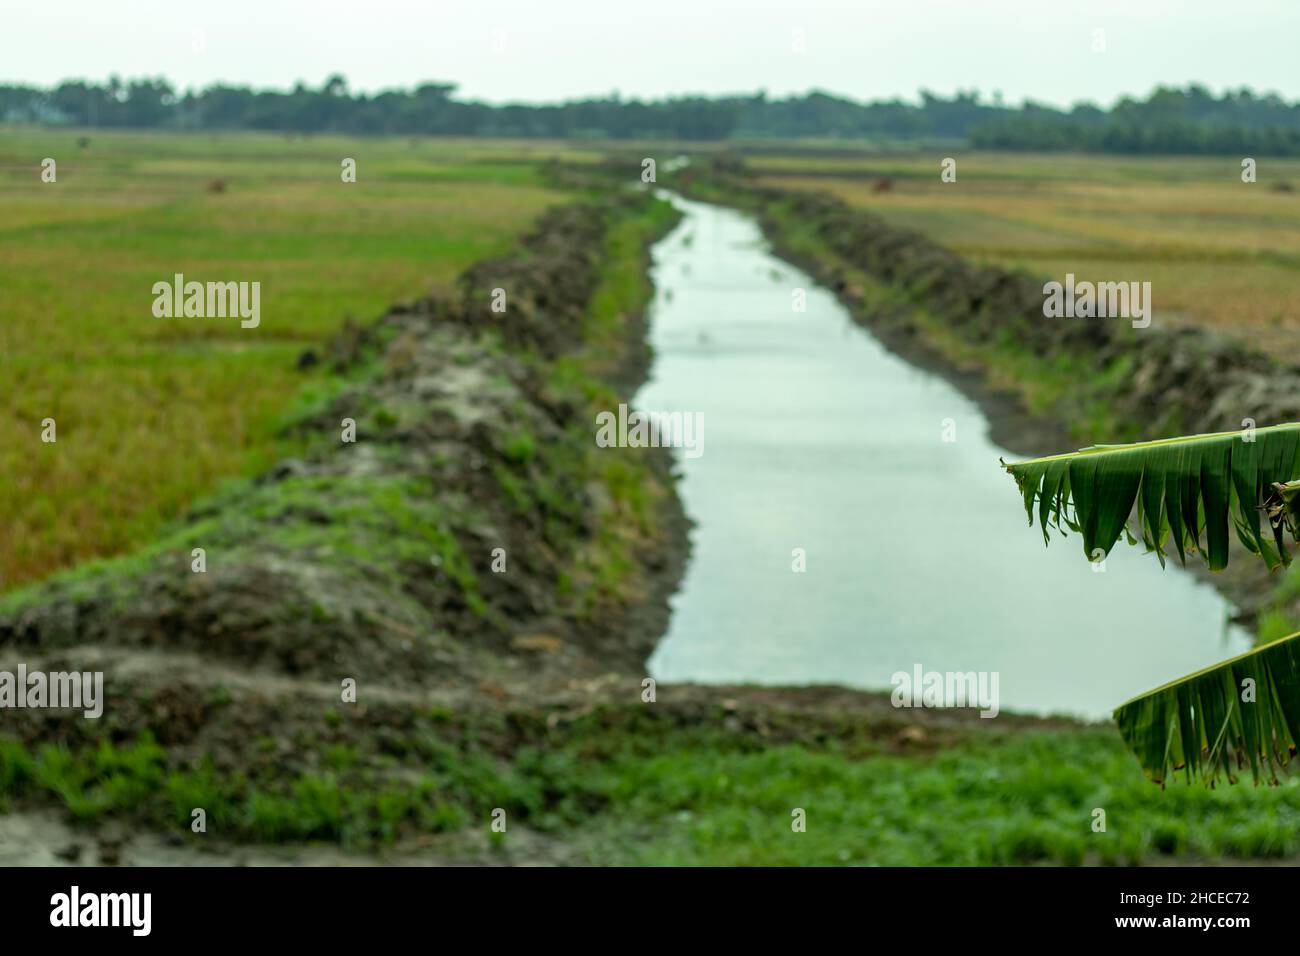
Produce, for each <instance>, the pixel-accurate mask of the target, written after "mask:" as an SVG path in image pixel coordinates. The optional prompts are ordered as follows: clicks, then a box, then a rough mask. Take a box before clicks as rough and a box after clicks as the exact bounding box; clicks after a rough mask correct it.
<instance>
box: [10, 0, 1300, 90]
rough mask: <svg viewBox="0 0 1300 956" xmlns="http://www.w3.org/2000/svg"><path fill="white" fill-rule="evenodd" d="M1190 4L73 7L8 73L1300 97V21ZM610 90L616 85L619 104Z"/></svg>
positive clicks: (25, 36) (1264, 10)
mask: <svg viewBox="0 0 1300 956" xmlns="http://www.w3.org/2000/svg"><path fill="white" fill-rule="evenodd" d="M1184 6H1185V5H1181V4H1175V3H1172V2H1171V0H1158V2H1154V3H1148V4H1145V5H1144V8H1143V9H1142V10H1136V9H1133V8H1131V6H1130V5H1128V4H1125V3H1121V2H1117V0H1104V2H1102V3H1099V4H1095V5H1093V9H1091V10H1089V11H1087V12H1083V11H1075V10H1072V9H1069V8H1066V7H1051V8H1043V7H1040V6H1038V5H1036V4H1034V3H1032V2H1030V0H998V2H997V3H996V4H991V5H984V6H982V7H981V8H980V9H979V10H972V9H967V8H965V7H963V6H962V5H960V4H958V3H955V2H952V0H929V2H922V3H918V4H914V5H911V6H908V7H906V8H893V7H889V8H887V7H885V5H884V4H879V3H877V4H866V5H858V6H848V5H844V4H840V3H837V2H835V0H813V2H810V3H808V4H806V5H805V6H804V7H803V8H801V9H800V10H799V11H797V12H796V13H794V14H790V13H789V12H787V11H783V10H781V9H780V7H779V6H770V5H769V6H763V5H757V6H756V5H753V4H746V5H745V6H743V7H742V6H741V5H739V4H728V3H723V4H716V5H713V6H711V7H709V8H708V9H703V10H702V9H700V8H699V7H698V5H692V4H690V3H687V2H685V0H665V2H664V3H662V4H660V5H658V6H656V7H655V8H654V9H653V10H648V11H644V13H643V15H642V16H640V17H639V18H638V19H637V20H636V23H635V29H633V28H631V27H630V26H629V27H625V28H622V29H614V27H615V25H617V26H619V27H623V24H622V23H621V22H620V17H619V15H618V14H616V13H615V12H613V11H609V10H606V9H604V8H602V7H601V6H599V5H597V4H593V3H588V2H585V0H584V2H570V3H567V4H564V5H562V6H559V7H551V8H546V9H534V8H532V7H529V6H526V5H523V4H519V3H515V2H511V0H505V2H496V3H486V4H480V5H476V6H475V7H474V8H472V9H460V10H455V11H454V12H452V11H450V10H449V9H448V8H447V7H446V6H443V7H442V8H441V9H436V8H424V9H419V10H410V9H407V5H406V4H404V3H402V2H400V0H374V2H373V3H371V4H369V5H368V6H367V8H366V10H365V11H364V13H362V14H360V15H359V14H358V13H357V11H356V10H355V9H353V8H352V7H351V6H350V5H347V4H343V3H341V2H339V0H327V2H323V3H319V4H307V3H305V2H302V0H283V2H280V3H275V4H268V3H265V2H255V0H230V2H228V3H226V4H223V5H222V6H221V7H220V8H219V9H217V8H205V9H203V10H202V11H201V12H199V13H196V14H186V15H185V16H184V17H183V18H178V17H177V15H176V12H175V9H174V8H173V7H171V6H170V5H166V4H163V3H162V2H161V0H141V2H140V3H138V4H137V5H136V6H135V9H134V10H133V14H132V16H130V17H128V18H123V17H121V15H120V13H118V12H117V11H115V10H113V9H112V8H108V7H103V6H101V5H99V4H94V3H90V2H88V0H69V2H68V3H65V4H61V5H58V6H57V7H37V6H30V7H22V8H19V9H15V10H13V11H10V12H9V13H8V14H7V17H6V19H7V29H6V31H5V35H4V37H0V62H2V63H4V68H3V69H4V70H5V73H4V82H6V83H17V84H24V85H26V84H30V85H36V86H41V87H48V86H51V85H57V84H58V83H60V82H63V81H64V80H67V79H69V78H92V77H103V78H107V77H109V76H112V75H114V74H116V75H119V76H123V77H125V76H137V77H138V76H148V77H158V76H161V77H163V78H165V79H167V81H168V82H169V83H171V84H172V85H173V86H174V88H176V89H177V90H178V91H185V90H193V89H202V88H205V87H207V86H210V85H213V84H215V83H224V84H229V85H235V86H250V87H254V88H258V89H265V88H273V89H285V90H289V89H292V88H293V87H294V85H295V84H296V83H304V84H305V85H307V86H308V87H318V86H320V85H321V84H323V83H324V81H325V79H326V77H328V76H330V75H331V74H333V73H341V74H343V75H344V76H346V77H348V81H349V84H350V88H351V89H352V90H353V91H354V92H356V93H365V94H366V95H373V94H375V93H378V92H380V91H383V90H386V89H394V88H410V87H412V86H415V85H418V84H419V83H421V82H427V81H426V80H424V79H423V77H425V76H428V75H430V74H432V75H434V76H442V77H454V78H455V79H454V80H450V79H448V80H445V82H455V83H456V86H457V95H458V96H459V97H461V98H464V99H468V100H475V101H478V102H483V103H489V104H492V105H506V104H519V105H532V104H549V103H562V102H567V101H573V100H581V99H596V98H603V97H608V96H610V95H611V94H613V93H617V94H618V95H619V96H620V97H621V98H623V99H639V100H647V99H649V100H659V99H666V98H670V97H681V96H690V95H698V96H707V97H711V98H716V97H720V96H729V95H751V94H737V93H736V92H735V91H737V90H745V91H752V92H754V93H757V92H760V91H761V92H765V93H766V95H767V96H768V97H770V98H780V99H784V98H787V97H789V96H802V95H806V94H808V93H810V92H825V93H827V94H829V95H832V96H837V97H843V98H845V99H850V100H854V101H857V102H871V101H878V100H885V101H888V100H894V99H901V100H903V101H905V102H915V100H914V99H913V98H914V97H915V96H916V95H917V91H919V90H927V91H929V92H931V93H933V94H935V95H937V96H941V97H943V98H945V99H948V98H951V97H952V96H954V95H956V94H957V93H960V92H964V91H969V90H970V88H971V87H972V86H973V85H975V84H972V82H971V79H972V78H973V77H979V83H978V84H977V86H978V89H979V91H980V93H981V97H982V98H983V99H985V100H987V101H988V102H996V101H997V96H998V95H999V94H1000V95H1001V98H1002V102H1004V103H1005V104H1007V105H1020V104H1022V103H1024V102H1025V101H1026V100H1028V101H1031V102H1034V103H1038V104H1041V105H1046V106H1054V107H1057V108H1069V107H1071V106H1073V105H1074V104H1076V103H1080V102H1086V103H1093V104H1096V105H1103V106H1104V105H1109V104H1112V103H1114V102H1115V101H1116V100H1118V99H1119V98H1121V97H1124V96H1132V97H1137V96H1142V95H1144V94H1143V92H1142V91H1150V90H1153V89H1155V88H1156V87H1157V86H1173V87H1179V88H1185V87H1187V86H1188V85H1189V84H1195V85H1199V86H1203V87H1205V88H1206V89H1208V90H1210V91H1211V92H1213V93H1214V94H1215V95H1216V96H1218V95H1222V93H1223V92H1224V91H1227V90H1236V89H1240V88H1241V87H1242V86H1248V87H1250V88H1251V89H1252V90H1255V91H1259V92H1261V93H1262V94H1267V93H1275V94H1277V95H1278V96H1281V97H1282V98H1284V99H1287V100H1295V99H1300V75H1297V71H1295V70H1294V69H1293V68H1292V67H1291V66H1290V59H1291V55H1292V54H1291V50H1290V44H1291V41H1290V39H1289V38H1290V37H1291V36H1293V35H1294V33H1295V31H1294V29H1292V30H1288V29H1286V27H1287V26H1288V25H1290V26H1292V27H1297V26H1300V10H1297V9H1295V8H1293V7H1292V6H1289V5H1287V4H1285V3H1284V2H1283V0H1268V2H1266V3H1264V4H1263V6H1262V7H1256V8H1254V10H1255V12H1254V15H1253V16H1251V17H1248V18H1247V17H1240V16H1236V15H1235V14H1234V13H1233V12H1231V11H1227V12H1225V11H1223V10H1222V9H1221V8H1216V7H1214V6H1213V5H1211V4H1209V3H1196V4H1192V5H1190V7H1191V8H1190V9H1184V8H1183V7H1184ZM1162 11H1163V13H1162ZM1166 15H1168V16H1166ZM682 24H685V25H686V28H685V29H683V28H682ZM396 25H400V29H394V27H395V26H396ZM1261 25H1266V26H1267V28H1266V29H1264V28H1261ZM1097 31H1102V32H1101V33H1100V34H1098V33H1097ZM1098 47H1100V48H1098ZM663 50H671V51H672V53H673V57H674V62H673V64H672V66H671V67H668V68H665V67H663V66H662V65H661V62H662V61H661V58H660V54H661V52H662V51H663ZM286 51H288V52H287V53H286ZM141 63H145V64H147V66H144V67H140V66H138V65H137V64H141ZM593 75H598V76H602V77H609V80H608V82H607V83H604V84H603V86H604V88H603V89H601V88H600V86H601V84H597V83H593V82H592V81H591V79H590V77H591V76H593ZM234 77H238V78H237V79H232V78H234ZM521 77H524V78H526V80H524V81H523V82H521ZM99 82H102V80H101V81H99ZM521 85H526V86H527V87H528V92H527V95H526V98H522V97H521V96H520V92H521V91H520V89H519V87H520V86H521Z"/></svg>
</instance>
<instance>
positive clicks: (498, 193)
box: [0, 128, 565, 590]
mask: <svg viewBox="0 0 1300 956" xmlns="http://www.w3.org/2000/svg"><path fill="white" fill-rule="evenodd" d="M83 136H84V137H87V138H88V139H89V143H88V144H86V145H85V146H81V145H79V144H78V139H79V137H83ZM564 152H565V151H564V150H563V149H562V148H560V147H557V146H554V145H551V144H545V143H542V144H538V143H533V144H528V145H523V144H511V143H488V144H485V143H482V142H448V141H433V140H406V139H399V140H373V139H367V140H360V139H347V138H342V137H340V138H327V137H319V138H302V137H292V138H291V137H286V136H282V135H255V134H225V135H213V134H206V133H205V134H192V135H187V134H160V133H147V134H145V133H139V134H133V133H104V132H102V131H98V130H80V131H68V130H41V129H33V128H0V407H3V408H4V410H5V414H4V415H3V416H0V476H3V479H2V480H0V515H2V516H3V517H0V529H2V530H0V590H8V589H10V588H12V587H13V586H15V585H16V584H18V583H21V582H24V581H29V580H32V579H35V578H38V577H41V576H44V575H46V574H48V573H50V572H51V571H53V570H56V569H58V568H62V567H67V566H70V565H73V564H76V563H79V562H81V561H84V560H86V559H87V558H91V557H95V556H101V555H106V554H111V553H117V552H121V551H123V550H125V549H127V548H129V547H130V546H132V545H134V544H137V543H139V542H141V541H143V540H146V539H147V538H148V537H149V536H150V535H152V534H153V533H154V532H155V531H156V530H157V529H158V527H159V526H160V525H161V524H162V523H164V522H165V521H166V520H168V519H170V518H172V517H173V516H175V515H176V514H177V513H178V512H180V511H181V510H182V509H183V508H184V506H185V505H186V504H188V503H189V502H191V501H193V500H194V498H195V497H197V496H199V495H201V494H202V493H204V492H206V491H208V490H210V489H211V488H212V487H213V486H214V485H215V484H216V483H217V482H218V481H219V480H220V479H222V478H225V477H228V476H235V475H244V474H249V473H252V472H254V471H256V470H258V469H260V468H262V467H265V466H266V465H268V464H270V463H272V462H273V461H275V460H276V459H277V457H279V456H280V455H282V454H284V453H285V452H286V450H287V449H286V446H284V444H283V443H282V442H281V441H280V440H278V439H277V438H276V437H275V434H274V432H275V422H276V420H277V418H278V417H279V416H280V415H281V414H282V413H283V411H284V409H285V408H286V406H287V405H288V404H289V403H290V402H291V401H292V398H293V396H294V394H295V393H296V392H298V391H299V390H300V389H302V388H303V387H304V386H305V385H307V384H308V383H310V382H311V381H312V380H314V379H319V378H320V377H321V376H322V375H324V374H326V373H324V372H322V371H314V372H300V371H298V370H297V368H296V360H297V358H298V356H299V354H300V353H301V352H302V350H303V349H305V348H309V347H318V346H319V345H320V344H321V343H322V342H323V341H324V340H326V339H327V338H328V337H329V335H330V333H331V332H332V331H333V330H334V329H336V328H337V327H338V326H339V325H340V324H341V323H342V322H343V320H344V318H345V317H346V316H348V315H352V316H354V317H356V318H357V319H358V320H362V321H368V320H370V319H373V318H375V317H377V316H378V315H379V314H380V313H381V312H382V310H383V309H384V307H385V306H387V305H388V304H389V303H391V302H393V301H395V300H397V299H401V298H410V297H413V296H416V295H419V294H421V293H423V292H425V291H426V290H428V288H429V287H430V285H431V284H434V285H442V284H445V283H448V282H449V281H451V280H452V279H453V278H454V277H455V276H456V275H457V274H458V273H459V272H460V271H461V270H462V269H463V268H464V267H465V266H467V265H469V264H470V263H472V262H474V261H475V260H477V259H480V258H482V257H484V256H487V255H491V254H496V253H499V252H502V251H504V250H505V249H506V248H507V247H508V246H509V244H510V243H511V241H512V239H513V238H514V237H516V236H517V235H518V234H519V233H520V232H522V231H523V230H524V229H526V227H527V226H528V225H529V224H530V223H531V222H532V221H533V220H534V218H535V217H536V216H537V215H538V213H539V212H540V211H541V210H542V209H544V208H545V207H546V206H548V205H550V204H552V203H554V202H557V201H559V200H561V199H562V198H563V197H562V196H561V195H560V194H558V193H556V192H554V191H552V190H550V189H548V188H546V187H545V186H544V185H543V184H542V183H541V182H540V180H539V176H538V171H537V160H539V159H540V158H542V157H544V156H547V155H554V154H562V153H564ZM45 157H52V158H54V159H55V160H56V162H57V164H58V166H57V177H58V178H57V182H54V183H45V182H42V181H41V175H40V173H41V168H40V164H41V161H42V159H43V158H45ZM344 157H351V158H354V159H356V161H357V164H358V175H357V182H356V183H354V184H345V183H343V182H342V181H341V177H340V171H341V165H340V164H341V161H342V159H343V158H344ZM214 180H223V181H224V191H220V192H217V191H214V190H213V188H212V184H213V182H214ZM177 272H180V273H184V274H185V276H186V278H187V279H196V280H199V281H248V282H252V281H258V282H260V283H261V287H262V288H261V315H262V319H261V325H260V327H258V328H256V329H242V328H240V324H239V321H238V319H237V318H233V319H212V318H174V319H159V318H155V317H154V315H153V312H152V305H153V294H152V291H151V290H152V287H153V284H154V283H155V282H159V281H170V280H171V277H172V276H173V274H174V273H177ZM46 418H53V419H55V421H56V423H57V442H56V443H53V444H47V443H43V442H42V440H41V431H42V429H41V422H42V420H43V419H46Z"/></svg>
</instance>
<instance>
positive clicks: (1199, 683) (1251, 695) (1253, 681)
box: [1115, 633, 1300, 786]
mask: <svg viewBox="0 0 1300 956" xmlns="http://www.w3.org/2000/svg"><path fill="white" fill-rule="evenodd" d="M1115 722H1116V723H1117V724H1118V725H1119V732H1120V736H1122V737H1123V738H1124V743H1125V744H1127V745H1128V748H1129V749H1130V750H1131V751H1133V753H1134V755H1135V756H1136V757H1137V759H1138V763H1140V764H1141V765H1142V772H1143V773H1144V774H1146V776H1147V778H1148V779H1150V780H1153V781H1155V782H1156V783H1158V784H1160V785H1161V786H1163V785H1164V784H1165V781H1167V780H1168V779H1169V778H1170V777H1171V776H1173V775H1176V774H1179V773H1182V774H1184V775H1185V776H1186V778H1187V781H1188V782H1189V783H1190V782H1191V781H1192V780H1193V779H1197V780H1201V781H1204V782H1206V783H1209V784H1211V785H1213V783H1214V782H1215V781H1216V780H1218V778H1219V777H1220V776H1221V775H1223V776H1226V777H1227V780H1228V782H1229V783H1235V782H1236V780H1237V773H1238V772H1239V771H1240V770H1241V769H1242V768H1244V767H1247V766H1248V767H1249V768H1250V773H1251V776H1252V777H1253V778H1254V780H1255V782H1256V783H1259V782H1260V780H1261V779H1267V780H1268V782H1270V783H1277V771H1278V770H1279V769H1281V768H1283V767H1285V766H1286V765H1287V764H1288V763H1289V762H1290V761H1291V758H1292V757H1293V756H1295V753H1296V741H1297V740H1300V633H1297V634H1292V635H1291V636H1290V637H1285V638H1282V639H1281V640H1279V641H1274V642H1273V643H1271V644H1265V645H1264V646H1263V647H1258V648H1256V649H1255V650H1253V651H1249V652H1247V653H1245V654H1242V655H1240V656H1238V657H1234V658H1231V659H1230V660H1226V661H1224V662H1223V663H1222V664H1216V665H1215V666H1213V667H1207V668H1205V669H1204V670H1202V671H1198V672H1197V673H1195V674H1192V675H1191V676H1189V677H1184V678H1182V679H1181V680H1176V681H1174V682H1173V683H1170V684H1166V685H1165V686H1164V687H1160V688H1157V689H1156V690H1153V691H1150V692H1149V693H1146V694H1143V695H1142V696H1140V697H1135V698H1134V699H1133V700H1131V701H1129V702H1128V703H1127V704H1123V705H1121V706H1120V707H1118V708H1116V710H1115Z"/></svg>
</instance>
